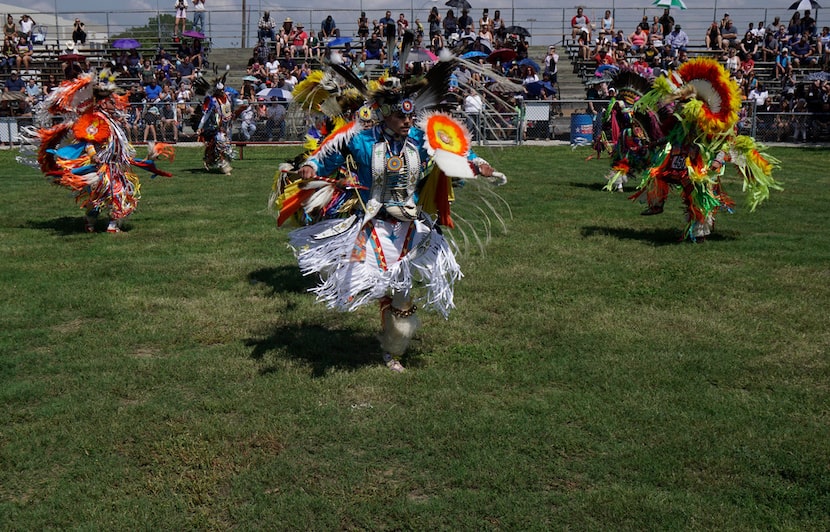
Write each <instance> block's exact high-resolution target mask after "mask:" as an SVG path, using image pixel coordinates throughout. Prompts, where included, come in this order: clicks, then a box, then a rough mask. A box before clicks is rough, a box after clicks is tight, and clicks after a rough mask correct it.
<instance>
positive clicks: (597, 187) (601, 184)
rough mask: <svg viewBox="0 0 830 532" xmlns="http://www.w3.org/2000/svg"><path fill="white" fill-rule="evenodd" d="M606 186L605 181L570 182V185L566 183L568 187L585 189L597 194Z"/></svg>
mask: <svg viewBox="0 0 830 532" xmlns="http://www.w3.org/2000/svg"><path fill="white" fill-rule="evenodd" d="M607 184H608V183H607V182H606V181H602V182H598V183H582V182H572V183H568V186H571V187H575V188H587V189H589V190H595V191H597V192H602V191H603V189H604V188H605V186H606V185H607ZM606 192H607V191H606Z"/></svg>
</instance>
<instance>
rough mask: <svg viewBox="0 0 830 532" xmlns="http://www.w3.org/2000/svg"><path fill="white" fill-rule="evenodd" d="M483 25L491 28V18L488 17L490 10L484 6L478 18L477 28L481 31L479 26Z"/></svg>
mask: <svg viewBox="0 0 830 532" xmlns="http://www.w3.org/2000/svg"><path fill="white" fill-rule="evenodd" d="M484 26H487V27H489V28H490V29H491V30H492V29H493V28H492V26H493V19H491V18H490V10H489V9H487V8H486V7H485V8H484V9H483V10H482V11H481V18H480V19H478V29H479V31H481V28H483V27H484Z"/></svg>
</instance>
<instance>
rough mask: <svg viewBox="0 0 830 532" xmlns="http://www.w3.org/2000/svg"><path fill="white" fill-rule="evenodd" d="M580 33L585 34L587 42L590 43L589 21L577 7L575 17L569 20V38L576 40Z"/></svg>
mask: <svg viewBox="0 0 830 532" xmlns="http://www.w3.org/2000/svg"><path fill="white" fill-rule="evenodd" d="M580 33H587V34H588V39H587V40H588V42H590V41H591V20H590V19H589V18H588V17H586V16H585V14H584V13H583V9H582V8H581V7H578V8H576V15H575V16H573V17H572V18H571V37H573V38H574V39H576V38H577V36H578V35H579V34H580Z"/></svg>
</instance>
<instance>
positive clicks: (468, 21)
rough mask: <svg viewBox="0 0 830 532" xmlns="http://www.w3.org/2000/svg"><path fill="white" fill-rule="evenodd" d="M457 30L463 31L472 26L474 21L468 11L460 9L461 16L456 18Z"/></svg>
mask: <svg viewBox="0 0 830 532" xmlns="http://www.w3.org/2000/svg"><path fill="white" fill-rule="evenodd" d="M457 23H458V29H464V28H466V27H467V26H473V25H474V21H473V17H471V16H470V10H468V9H466V8H463V9H461V15H460V16H459V17H458V21H457Z"/></svg>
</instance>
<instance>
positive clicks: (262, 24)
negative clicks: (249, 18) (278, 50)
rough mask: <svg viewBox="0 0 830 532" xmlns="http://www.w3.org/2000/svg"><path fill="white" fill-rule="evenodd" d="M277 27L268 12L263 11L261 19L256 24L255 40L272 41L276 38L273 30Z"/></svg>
mask: <svg viewBox="0 0 830 532" xmlns="http://www.w3.org/2000/svg"><path fill="white" fill-rule="evenodd" d="M276 27H277V23H276V22H274V19H273V18H271V12H270V11H263V13H262V17H261V18H260V19H259V22H258V23H257V39H260V40H262V39H265V38H268V39H271V40H272V41H273V40H274V38H275V37H276V31H275V28H276Z"/></svg>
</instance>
